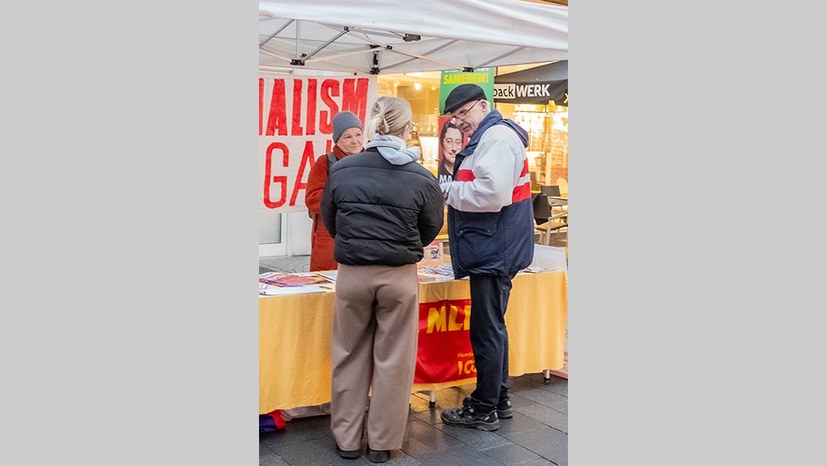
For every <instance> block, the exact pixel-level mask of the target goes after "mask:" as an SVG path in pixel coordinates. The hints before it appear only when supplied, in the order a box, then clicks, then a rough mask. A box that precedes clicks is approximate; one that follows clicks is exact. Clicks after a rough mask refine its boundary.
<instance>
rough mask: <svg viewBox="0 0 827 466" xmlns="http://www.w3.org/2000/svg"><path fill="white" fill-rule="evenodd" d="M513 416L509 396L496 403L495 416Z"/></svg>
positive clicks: (502, 417)
mask: <svg viewBox="0 0 827 466" xmlns="http://www.w3.org/2000/svg"><path fill="white" fill-rule="evenodd" d="M512 416H514V410H513V409H511V398H506V399H504V400H502V401H500V402H499V403H497V417H498V418H500V419H509V418H511V417H512Z"/></svg>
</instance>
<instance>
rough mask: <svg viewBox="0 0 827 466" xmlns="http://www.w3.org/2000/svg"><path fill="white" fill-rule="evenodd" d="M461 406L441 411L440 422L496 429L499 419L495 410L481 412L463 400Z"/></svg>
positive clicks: (490, 429)
mask: <svg viewBox="0 0 827 466" xmlns="http://www.w3.org/2000/svg"><path fill="white" fill-rule="evenodd" d="M463 405H464V406H463V407H462V408H453V409H446V410H444V411H442V416H441V417H442V422H444V423H445V424H448V425H449V426H459V427H474V428H477V429H479V430H488V431H492V430H497V429H499V428H500V420H499V419H497V410H492V411H491V412H490V413H481V412H478V411H477V410H476V408H474V406H473V405H472V404H471V403H470V402H469V403H468V404H466V403H465V402H463Z"/></svg>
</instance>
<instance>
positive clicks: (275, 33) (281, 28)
mask: <svg viewBox="0 0 827 466" xmlns="http://www.w3.org/2000/svg"><path fill="white" fill-rule="evenodd" d="M293 21H295V20H292V19H291V20H290V21H288V22H286V23H284V26H282V27H280V28H278V30H277V31H276V32H274V33H272V34H270V36H269V37H268V38H266V39H264V40H263V41H261V42H259V43H258V46H259V47H261V46H262V45H264V44H266V43H267V42H270V39H272V38H273V37H276V36H277V35H279V33H280V32H281V31H284V28H286V27H287V26H290V23H292V22H293Z"/></svg>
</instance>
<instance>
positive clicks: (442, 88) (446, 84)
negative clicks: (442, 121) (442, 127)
mask: <svg viewBox="0 0 827 466" xmlns="http://www.w3.org/2000/svg"><path fill="white" fill-rule="evenodd" d="M460 84H476V85H478V86H479V87H481V88H482V90H483V91H485V96H486V97H487V99H488V104H489V106H490V107H489V108H494V107H493V104H494V68H479V69H477V70H476V71H467V72H466V71H460V70H451V71H443V72H442V73H441V75H440V77H439V114H440V115H442V110H443V109H444V108H445V99H446V98H447V97H448V94H450V93H451V90H453V89H454V88H455V87H457V86H459V85H460Z"/></svg>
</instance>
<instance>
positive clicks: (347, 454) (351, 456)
mask: <svg viewBox="0 0 827 466" xmlns="http://www.w3.org/2000/svg"><path fill="white" fill-rule="evenodd" d="M336 453H338V454H339V456H341V457H342V458H344V459H346V460H355V459H356V458H358V457H359V456H361V454H362V453H361V452H360V451H359V450H342V449H341V448H339V446H338V445H336Z"/></svg>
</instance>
